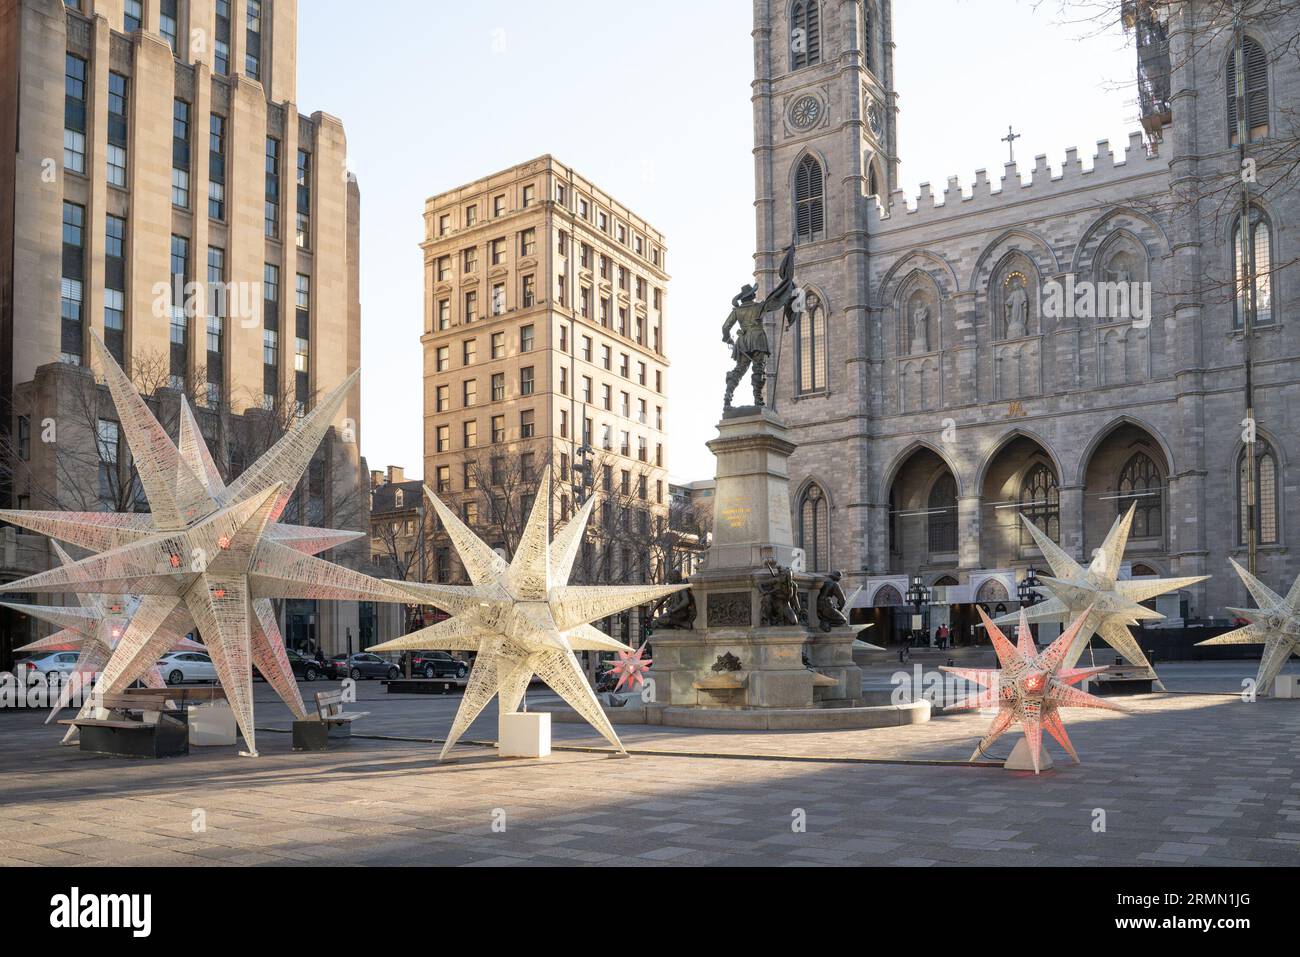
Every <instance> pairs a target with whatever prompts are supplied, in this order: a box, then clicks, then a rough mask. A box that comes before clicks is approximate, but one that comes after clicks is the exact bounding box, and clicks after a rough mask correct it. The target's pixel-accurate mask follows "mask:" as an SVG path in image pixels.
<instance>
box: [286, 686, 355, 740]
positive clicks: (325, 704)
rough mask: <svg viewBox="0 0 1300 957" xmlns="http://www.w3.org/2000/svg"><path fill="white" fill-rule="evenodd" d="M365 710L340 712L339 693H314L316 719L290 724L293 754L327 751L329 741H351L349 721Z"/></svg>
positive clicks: (340, 695)
mask: <svg viewBox="0 0 1300 957" xmlns="http://www.w3.org/2000/svg"><path fill="white" fill-rule="evenodd" d="M368 714H370V712H369V711H344V710H343V692H342V691H318V692H317V693H316V717H314V718H308V719H307V720H306V721H295V722H294V723H293V749H294V750H295V751H327V750H329V742H330V741H347V740H350V739H351V738H352V722H353V721H356V720H357V719H358V718H364V717H365V716H366V715H368Z"/></svg>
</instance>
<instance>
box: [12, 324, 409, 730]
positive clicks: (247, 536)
mask: <svg viewBox="0 0 1300 957" xmlns="http://www.w3.org/2000/svg"><path fill="white" fill-rule="evenodd" d="M91 339H92V342H93V344H94V346H95V349H96V351H97V353H98V357H99V359H100V361H101V363H102V365H103V368H104V375H105V379H106V381H107V383H108V387H109V390H110V392H111V393H112V395H113V401H114V404H115V405H116V406H117V411H118V416H119V417H120V419H121V424H122V429H123V432H124V433H125V435H126V438H127V442H128V444H129V445H130V447H131V454H132V456H133V457H134V458H135V463H136V469H137V472H138V474H139V477H140V484H141V486H142V487H143V488H144V491H145V494H146V496H147V497H148V499H149V506H150V508H151V510H152V514H148V515H136V514H113V513H101V512H83V513H63V512H27V511H5V512H0V518H2V519H4V520H5V521H9V522H13V523H14V524H16V525H21V526H23V527H26V528H29V529H32V530H33V531H36V532H40V533H42V534H45V535H49V536H51V537H54V538H59V539H62V540H64V541H68V542H72V543H74V544H77V545H82V546H84V547H86V548H89V549H91V550H93V551H98V552H101V554H98V555H94V556H92V557H90V558H86V559H83V560H81V561H79V562H74V563H73V564H71V565H66V566H64V567H62V568H56V569H52V570H50V571H47V572H42V573H41V574H39V575H33V576H32V577H30V578H27V579H24V580H22V581H17V582H12V583H10V584H7V585H3V586H0V592H31V591H35V592H74V593H79V594H80V593H91V594H110V595H118V594H133V595H140V596H141V600H140V606H139V608H137V610H136V613H135V615H134V616H133V617H132V619H131V623H130V625H129V626H128V628H127V631H126V634H124V635H123V636H122V639H121V640H120V641H119V643H118V645H117V648H116V649H115V650H114V652H113V654H112V656H111V657H110V658H109V661H108V664H107V665H106V666H105V668H104V672H103V674H102V676H101V677H100V681H99V684H98V685H97V686H96V688H97V690H99V691H103V692H106V693H113V692H116V691H120V690H122V689H123V688H125V687H126V686H127V685H129V684H130V683H131V682H132V681H134V680H135V679H136V678H138V677H140V676H141V675H143V674H144V673H145V672H146V671H147V670H148V668H149V667H150V666H152V665H153V664H154V662H156V661H157V659H158V657H159V656H160V655H161V654H162V653H163V652H164V651H166V650H167V648H168V647H169V646H170V644H171V642H172V636H173V635H174V634H176V633H181V634H183V633H185V632H186V631H188V630H189V629H190V627H191V622H192V623H193V624H194V625H197V626H198V628H199V630H200V632H201V633H202V635H203V640H204V645H205V650H206V651H207V653H208V655H209V656H210V657H211V658H212V663H213V665H214V666H215V668H216V671H217V678H218V680H219V681H220V682H221V686H222V688H223V689H224V690H225V692H226V698H227V700H228V701H229V702H230V706H231V708H232V709H233V710H234V712H235V720H236V721H237V722H238V724H239V728H240V731H241V732H242V733H243V736H244V741H245V742H246V744H247V746H248V752H247V753H248V754H249V755H251V756H255V755H256V754H257V745H256V738H255V734H254V728H253V675H252V666H253V665H254V664H256V665H257V668H258V670H259V671H260V672H261V673H262V675H263V677H265V678H266V679H267V682H268V683H269V684H271V685H272V687H274V688H275V689H276V691H277V692H278V693H279V694H280V696H281V698H283V699H284V701H285V702H286V703H287V704H288V705H289V707H290V709H291V710H293V711H294V713H295V714H296V715H297V716H299V717H303V716H304V715H305V712H306V709H305V708H304V707H303V704H302V697H301V695H300V694H299V692H298V686H297V682H296V681H295V680H294V677H293V671H292V669H291V668H290V666H289V661H288V657H287V656H286V654H285V650H284V640H283V638H282V637H281V635H280V631H279V627H278V625H277V624H276V621H275V613H274V609H273V607H272V604H271V601H270V599H272V598H318V599H340V600H356V601H391V602H406V601H408V600H409V599H408V597H407V595H406V594H405V593H403V592H401V591H399V590H398V589H396V588H394V587H392V586H390V585H387V584H385V583H383V582H381V581H379V580H377V579H374V578H371V577H369V576H368V575H363V574H361V573H359V572H354V571H352V570H351V569H347V568H343V567H341V566H338V565H334V564H331V563H330V562H326V561H323V560H321V559H318V558H313V557H312V555H311V553H313V552H317V551H322V550H324V549H325V548H330V547H332V546H333V545H336V544H338V543H339V542H341V541H347V540H350V539H352V538H355V537H356V535H355V534H353V533H351V532H338V531H334V530H329V529H314V528H304V527H299V526H286V525H280V524H278V523H277V522H275V521H274V519H275V518H276V517H278V516H279V515H280V513H281V512H282V511H283V510H284V506H285V505H286V504H287V503H288V501H289V498H290V496H291V495H292V493H293V489H294V487H295V486H296V484H297V482H298V480H299V479H300V478H301V476H302V473H303V471H305V469H306V467H307V465H308V463H309V462H310V461H311V457H312V455H313V453H314V452H315V450H316V447H317V446H318V445H319V444H320V440H321V438H322V437H323V436H324V434H325V432H326V430H327V429H328V428H329V425H330V420H331V419H332V418H333V415H334V413H335V412H336V411H337V410H338V408H339V406H340V405H341V403H342V401H343V398H344V396H345V395H346V392H347V390H348V389H349V388H351V386H352V385H353V383H354V382H355V381H356V373H353V375H352V376H351V377H349V378H348V379H347V380H346V381H345V382H344V383H343V384H342V385H340V386H339V387H338V389H336V390H335V391H334V392H333V393H331V394H330V395H329V396H328V397H327V398H326V399H325V400H324V401H323V402H321V403H320V404H319V405H318V406H317V407H316V408H315V409H313V410H312V412H311V413H310V414H309V415H307V416H305V417H304V418H303V419H302V420H300V421H299V422H298V423H296V424H295V425H294V427H293V428H292V429H290V430H289V431H288V432H286V433H285V434H284V435H283V436H282V437H281V438H280V440H279V441H277V442H276V443H275V445H273V446H272V447H271V448H270V449H269V450H268V451H267V452H266V453H265V454H264V455H263V456H262V457H261V458H259V459H258V460H257V462H256V463H254V464H253V465H252V466H250V467H249V468H248V469H247V470H246V471H245V472H244V473H243V474H242V475H240V476H239V478H238V479H236V480H235V481H234V482H233V483H231V485H230V486H229V487H227V486H226V485H224V483H222V481H221V478H220V476H219V475H218V473H217V470H216V467H215V465H214V464H213V462H212V457H211V455H210V454H209V452H208V449H207V446H206V444H205V443H204V441H203V437H202V435H201V434H200V432H199V430H198V426H197V423H196V422H195V421H194V417H193V415H192V413H191V412H190V410H189V406H188V404H186V403H185V402H184V400H182V406H181V411H182V415H181V429H180V431H181V436H180V448H179V449H178V448H177V446H176V445H175V444H173V443H172V441H171V439H170V438H169V437H168V435H167V432H166V430H165V429H163V427H162V426H161V425H160V424H159V423H158V420H157V419H156V418H154V415H153V413H152V412H151V411H150V410H149V407H148V405H147V404H146V403H145V401H144V399H143V398H142V397H141V396H140V393H139V392H138V391H137V390H136V389H135V387H134V386H133V385H132V383H131V381H130V380H129V379H128V378H127V376H126V374H125V373H124V372H123V371H122V370H121V368H120V367H119V366H118V365H117V363H116V362H115V361H113V358H112V356H111V355H110V354H109V352H108V350H107V349H106V348H105V347H104V345H103V343H102V342H101V341H100V340H99V337H98V336H95V335H93V334H92V336H91Z"/></svg>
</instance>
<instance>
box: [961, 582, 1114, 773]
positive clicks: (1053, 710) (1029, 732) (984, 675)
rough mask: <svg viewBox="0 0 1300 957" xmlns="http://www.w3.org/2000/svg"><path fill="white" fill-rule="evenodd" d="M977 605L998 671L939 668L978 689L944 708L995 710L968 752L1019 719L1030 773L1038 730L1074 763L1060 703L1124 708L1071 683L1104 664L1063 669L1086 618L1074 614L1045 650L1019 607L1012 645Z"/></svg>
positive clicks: (981, 750) (980, 749)
mask: <svg viewBox="0 0 1300 957" xmlns="http://www.w3.org/2000/svg"><path fill="white" fill-rule="evenodd" d="M976 608H977V609H978V610H979V613H980V617H981V618H982V619H984V627H985V628H987V629H988V633H989V638H990V639H991V640H992V641H993V647H994V649H995V650H996V651H997V654H998V662H999V664H1001V665H1002V670H1001V671H989V670H985V669H983V668H948V667H941V668H940V669H939V670H940V671H947V672H950V673H951V674H954V675H957V676H958V677H961V678H965V679H967V680H969V681H973V682H975V683H976V684H978V685H980V690H979V691H977V692H975V693H974V694H971V695H969V696H967V697H966V698H963V699H962V700H960V701H958V702H956V703H955V704H952V705H949V706H948V707H946V708H944V710H945V711H961V710H968V709H971V708H985V709H987V708H996V709H997V712H998V713H997V715H996V717H994V719H993V724H992V726H991V727H990V728H989V730H988V731H987V732H986V733H985V735H984V737H983V738H981V739H980V743H979V744H977V745H976V746H975V752H974V753H973V754H972V755H971V756H970V759H971V760H972V761H974V760H975V759H976V758H977V757H979V756H980V755H981V754H984V753H985V752H987V750H988V748H989V745H991V744H992V743H993V742H994V741H996V740H997V739H998V738H999V737H1001V736H1002V734H1003V733H1004V732H1005V731H1006V730H1007V729H1008V728H1010V727H1011V725H1012V723H1013V722H1016V721H1019V722H1020V726H1021V728H1022V729H1023V730H1024V732H1025V743H1026V744H1027V745H1028V746H1029V754H1030V756H1031V758H1030V760H1032V761H1033V765H1034V773H1035V774H1037V773H1038V772H1039V762H1038V758H1039V753H1040V751H1041V750H1042V746H1043V732H1044V731H1046V732H1047V733H1048V734H1050V735H1051V736H1052V737H1054V738H1055V739H1056V741H1057V743H1058V744H1060V746H1061V747H1063V748H1064V749H1065V752H1066V754H1068V755H1069V756H1070V757H1071V758H1073V759H1074V763H1075V764H1078V763H1079V755H1078V754H1077V753H1076V752H1075V750H1074V745H1073V744H1071V743H1070V736H1069V735H1067V734H1066V733H1065V725H1064V724H1063V723H1062V722H1061V715H1060V709H1061V708H1105V709H1107V710H1109V711H1121V712H1122V711H1124V709H1123V708H1121V707H1119V706H1118V705H1114V704H1111V703H1110V702H1109V701H1106V700H1105V699H1104V698H1098V697H1097V696H1096V695H1091V694H1088V693H1087V692H1086V691H1080V690H1079V689H1078V688H1074V687H1071V686H1072V685H1073V684H1075V682H1078V681H1082V680H1083V679H1084V678H1088V677H1091V676H1092V675H1095V674H1098V673H1100V672H1102V671H1105V670H1106V669H1105V668H1104V667H1100V668H1066V667H1064V666H1063V662H1064V659H1065V657H1066V655H1067V653H1068V651H1069V648H1070V645H1071V643H1072V642H1073V641H1074V640H1075V636H1076V635H1077V634H1079V632H1080V631H1081V630H1082V628H1083V621H1084V618H1085V617H1086V612H1085V614H1084V615H1080V616H1079V618H1078V619H1077V620H1075V622H1074V624H1072V625H1071V626H1070V627H1069V628H1068V629H1067V630H1066V631H1065V633H1064V634H1062V635H1061V637H1059V638H1057V639H1056V640H1055V641H1054V642H1052V643H1051V645H1049V646H1048V647H1047V648H1046V649H1045V650H1043V651H1039V650H1038V648H1037V646H1036V645H1035V643H1034V635H1033V632H1031V631H1030V630H1029V620H1028V618H1027V617H1026V615H1025V613H1024V612H1023V611H1021V612H1020V627H1019V629H1018V630H1017V633H1016V644H1015V645H1014V646H1013V645H1012V644H1011V642H1009V641H1007V637H1006V635H1004V634H1002V632H1001V631H1000V630H999V629H998V626H997V625H996V624H994V623H993V622H991V621H989V617H988V615H986V614H984V609H983V608H979V606H978V605H977V606H976Z"/></svg>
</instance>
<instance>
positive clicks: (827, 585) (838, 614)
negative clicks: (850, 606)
mask: <svg viewBox="0 0 1300 957" xmlns="http://www.w3.org/2000/svg"><path fill="white" fill-rule="evenodd" d="M842 577H843V575H842V573H841V572H838V571H834V572H831V573H830V574H829V575H827V576H826V579H825V581H823V582H822V587H821V590H820V591H818V592H817V621H818V624H819V625H820V626H821V630H822V631H830V630H831V629H832V628H843V627H844V626H845V625H847V624H848V623H849V620H848V618H846V617H845V616H844V605H845V604H846V603H847V599H846V598H845V597H844V589H843V588H841V587H840V579H841V578H842Z"/></svg>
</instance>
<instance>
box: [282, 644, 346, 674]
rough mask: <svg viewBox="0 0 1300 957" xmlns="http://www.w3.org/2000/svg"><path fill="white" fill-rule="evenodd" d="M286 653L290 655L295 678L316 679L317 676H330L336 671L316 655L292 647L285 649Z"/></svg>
mask: <svg viewBox="0 0 1300 957" xmlns="http://www.w3.org/2000/svg"><path fill="white" fill-rule="evenodd" d="M285 654H287V655H288V656H289V667H290V668H292V669H293V676H294V677H295V678H301V679H302V680H303V681H315V680H316V679H317V678H329V677H331V676H332V675H333V673H334V669H333V668H331V667H330V666H329V665H327V664H326V663H325V662H323V661H321V660H320V659H319V658H317V657H316V656H314V655H308V654H304V653H303V652H301V651H294V650H293V649H292V648H287V649H285Z"/></svg>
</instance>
